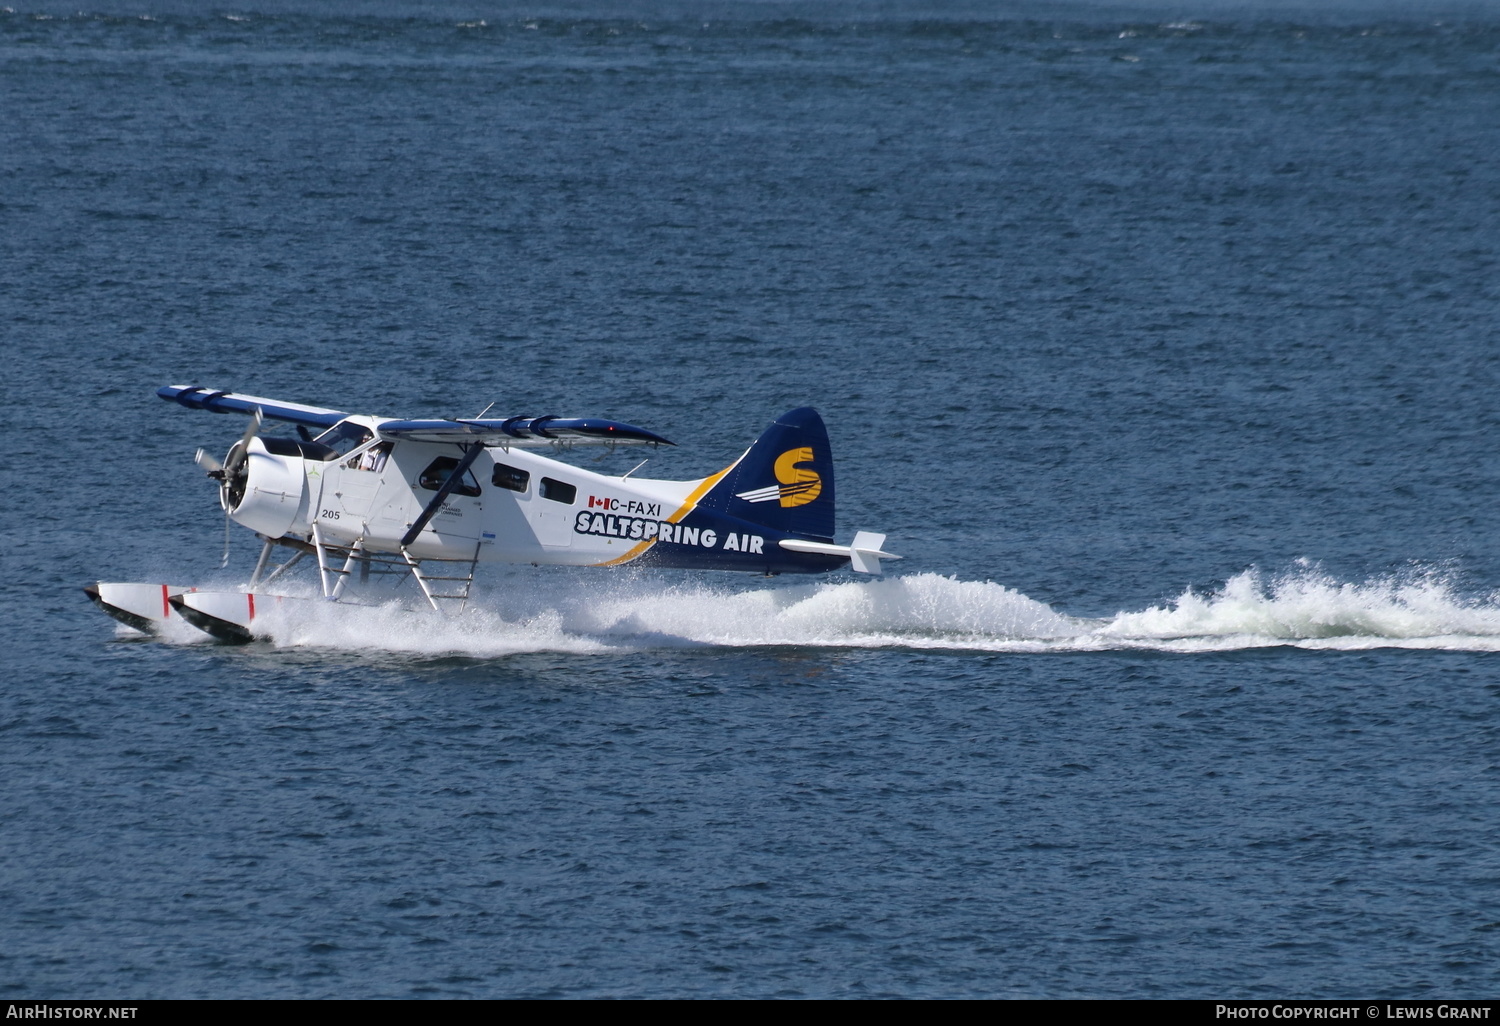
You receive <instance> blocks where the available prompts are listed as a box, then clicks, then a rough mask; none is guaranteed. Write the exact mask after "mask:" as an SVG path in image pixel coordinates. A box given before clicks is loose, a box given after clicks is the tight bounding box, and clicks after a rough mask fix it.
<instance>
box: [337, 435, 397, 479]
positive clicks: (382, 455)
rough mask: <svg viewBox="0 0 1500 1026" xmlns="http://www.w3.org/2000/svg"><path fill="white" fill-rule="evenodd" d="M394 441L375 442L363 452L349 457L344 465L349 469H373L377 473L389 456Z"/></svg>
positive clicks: (383, 466) (382, 468) (383, 467)
mask: <svg viewBox="0 0 1500 1026" xmlns="http://www.w3.org/2000/svg"><path fill="white" fill-rule="evenodd" d="M395 444H396V443H395V442H376V443H375V444H374V445H372V446H370V447H369V448H368V449H366V450H365V451H364V452H362V453H359V454H358V455H355V456H351V457H349V459H348V460H346V461H345V462H344V466H346V467H348V468H349V469H350V470H373V471H375V472H376V473H377V474H378V473H380V472H381V471H382V470H384V469H385V462H386V460H387V459H389V458H390V455H391V449H393V448H394V447H395Z"/></svg>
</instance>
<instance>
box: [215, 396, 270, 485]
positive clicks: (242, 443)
mask: <svg viewBox="0 0 1500 1026" xmlns="http://www.w3.org/2000/svg"><path fill="white" fill-rule="evenodd" d="M263 419H264V418H263V417H261V415H260V407H259V406H257V407H256V408H255V412H254V413H253V414H251V415H250V424H249V426H248V427H246V428H245V433H244V434H243V435H241V436H240V440H239V441H238V442H237V443H235V444H234V445H232V446H230V447H229V457H228V462H227V463H225V464H224V477H225V478H226V479H233V477H234V476H235V474H237V473H238V472H239V469H240V467H242V466H244V463H245V460H247V459H248V458H249V457H250V440H251V439H252V438H254V437H255V436H256V435H258V434H260V425H261V421H262V420H263ZM210 473H212V471H210Z"/></svg>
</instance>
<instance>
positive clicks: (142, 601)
mask: <svg viewBox="0 0 1500 1026" xmlns="http://www.w3.org/2000/svg"><path fill="white" fill-rule="evenodd" d="M83 590H84V592H85V593H87V595H88V597H89V598H90V599H92V600H93V601H94V604H95V605H97V606H98V607H99V608H100V609H102V610H103V611H104V612H106V613H108V614H109V615H110V616H112V617H114V618H115V619H116V620H118V621H119V622H120V623H123V624H125V625H126V626H128V627H134V628H135V629H136V630H138V631H141V632H143V633H145V634H160V633H161V632H162V631H163V630H164V629H166V627H167V625H168V624H169V623H171V622H172V621H182V622H183V623H187V624H190V625H192V626H193V627H196V628H198V629H199V630H201V631H204V632H205V633H207V634H211V635H213V636H214V637H216V638H218V639H220V640H221V641H235V642H246V641H250V640H252V639H253V638H255V637H256V636H257V632H256V627H255V624H256V618H257V617H258V616H260V615H262V614H264V613H266V612H267V611H269V610H271V609H274V608H276V607H278V606H280V605H281V604H282V603H283V602H299V601H310V600H307V599H295V598H288V597H286V596H283V595H267V594H264V593H261V592H246V591H200V590H199V589H197V588H192V587H187V586H185V585H175V584H144V583H122V582H116V581H99V582H97V583H94V584H90V585H87V586H85V587H84V589H83Z"/></svg>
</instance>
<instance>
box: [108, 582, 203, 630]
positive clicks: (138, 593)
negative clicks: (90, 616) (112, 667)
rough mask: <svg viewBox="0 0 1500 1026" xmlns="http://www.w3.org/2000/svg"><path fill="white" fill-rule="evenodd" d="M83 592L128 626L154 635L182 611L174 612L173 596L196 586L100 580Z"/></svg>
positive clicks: (190, 590)
mask: <svg viewBox="0 0 1500 1026" xmlns="http://www.w3.org/2000/svg"><path fill="white" fill-rule="evenodd" d="M83 590H84V592H85V593H86V594H87V595H88V597H89V598H90V599H92V600H93V602H94V604H95V605H96V606H98V607H99V608H100V609H102V610H104V612H106V613H108V614H109V615H110V616H112V617H114V618H115V619H116V620H118V621H120V622H121V623H123V624H125V625H126V626H127V627H134V628H135V629H136V630H138V631H143V632H145V633H147V634H155V633H157V632H158V631H160V630H161V628H162V625H163V624H165V623H166V622H167V621H168V620H171V619H173V618H174V617H179V616H180V614H178V613H175V612H173V609H172V599H174V598H176V597H177V596H179V595H183V594H185V593H188V592H192V591H193V590H194V589H193V588H190V587H188V586H186V585H181V584H135V583H120V582H111V581H99V582H97V583H95V584H90V585H87V586H86V587H85V588H84V589H83Z"/></svg>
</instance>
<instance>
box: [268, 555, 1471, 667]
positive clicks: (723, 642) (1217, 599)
mask: <svg viewBox="0 0 1500 1026" xmlns="http://www.w3.org/2000/svg"><path fill="white" fill-rule="evenodd" d="M260 626H261V627H262V629H264V630H267V631H268V633H269V636H270V638H271V640H272V642H273V643H274V644H276V645H279V646H314V647H327V648H335V649H346V650H361V651H369V650H375V651H390V652H401V653H410V654H422V655H440V654H459V655H465V656H472V657H478V658H491V657H499V656H506V655H511V654H516V653H522V652H569V653H578V654H591V653H609V652H620V651H629V650H636V649H645V648H662V647H682V646H720V647H746V646H813V647H846V648H907V649H955V650H971V651H995V652H1043V651H1064V652H1066V651H1108V650H1155V651H1169V652H1207V651H1231V650H1236V649H1250V648H1262V647H1269V646H1276V645H1293V646H1297V647H1301V648H1315V649H1369V648H1388V647H1400V648H1430V649H1448V650H1455V651H1494V650H1500V603H1497V599H1496V597H1494V596H1489V597H1486V598H1483V599H1465V598H1463V597H1461V596H1459V595H1458V594H1456V592H1455V590H1454V589H1453V587H1452V586H1451V585H1450V584H1449V583H1448V582H1447V581H1446V580H1445V579H1443V578H1442V577H1441V575H1436V574H1418V575H1412V576H1409V577H1406V578H1401V579H1397V578H1388V579H1375V580H1369V581H1365V582H1363V583H1359V584H1354V583H1348V582H1339V581H1337V580H1334V579H1332V578H1330V577H1328V576H1326V575H1324V574H1322V573H1320V572H1318V571H1317V570H1316V569H1315V568H1312V567H1302V568H1299V569H1297V570H1295V571H1293V572H1291V573H1288V574H1284V575H1281V576H1277V577H1270V578H1267V577H1263V576H1262V575H1261V574H1260V573H1259V572H1257V571H1254V570H1250V571H1246V572H1244V573H1241V574H1239V575H1237V576H1236V577H1234V578H1232V579H1230V580H1229V581H1227V582H1226V583H1225V584H1224V585H1223V586H1222V587H1220V588H1219V589H1218V590H1216V591H1214V592H1212V593H1208V594H1204V593H1199V592H1195V591H1192V590H1188V591H1185V592H1183V594H1182V595H1180V596H1178V597H1177V598H1176V599H1174V600H1172V601H1171V602H1169V603H1166V604H1165V605H1163V606H1153V607H1150V608H1147V609H1144V610H1140V611H1138V612H1121V613H1117V614H1116V615H1114V616H1112V617H1106V618H1100V619H1088V618H1080V617H1072V616H1067V615H1064V614H1062V613H1059V612H1057V611H1055V610H1053V609H1052V608H1051V607H1050V606H1048V605H1046V604H1045V603H1042V602H1038V601H1036V600H1035V599H1032V598H1029V597H1027V596H1026V595H1023V594H1021V593H1020V592H1017V591H1014V590H1012V589H1010V588H1006V587H1003V586H1001V585H999V584H994V583H990V582H979V581H961V580H957V579H955V578H951V577H942V576H939V575H936V574H916V575H913V576H910V577H891V578H885V579H881V580H874V581H850V582H839V583H830V582H822V583H817V584H807V585H795V586H774V587H771V586H767V587H758V588H750V589H744V590H735V589H732V588H730V587H726V586H709V585H700V584H691V585H681V584H678V585H673V584H663V583H661V582H660V581H648V580H642V579H635V580H628V581H614V582H606V583H595V582H592V581H591V582H587V583H585V582H584V581H582V580H581V579H580V578H578V577H571V578H569V579H567V580H566V581H562V582H557V581H549V582H547V583H545V584H541V585H538V586H537V587H536V588H534V589H514V590H513V591H510V592H505V593H502V594H498V595H496V596H492V597H491V598H489V599H488V600H483V599H481V601H480V602H478V603H477V604H476V605H474V606H471V608H470V609H469V610H467V611H466V612H465V613H463V614H462V615H460V616H456V617H449V618H443V617H439V616H437V615H436V614H431V613H426V612H415V611H412V610H409V609H405V608H401V607H399V606H397V605H395V604H389V605H385V606H380V607H351V606H344V605H331V604H326V603H319V602H308V603H296V604H288V605H287V607H286V608H284V609H281V610H277V611H273V612H270V613H268V614H267V616H266V618H265V620H264V621H263V622H261V623H260Z"/></svg>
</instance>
